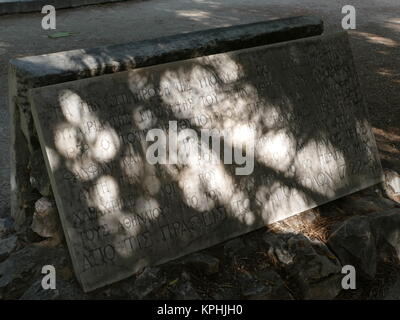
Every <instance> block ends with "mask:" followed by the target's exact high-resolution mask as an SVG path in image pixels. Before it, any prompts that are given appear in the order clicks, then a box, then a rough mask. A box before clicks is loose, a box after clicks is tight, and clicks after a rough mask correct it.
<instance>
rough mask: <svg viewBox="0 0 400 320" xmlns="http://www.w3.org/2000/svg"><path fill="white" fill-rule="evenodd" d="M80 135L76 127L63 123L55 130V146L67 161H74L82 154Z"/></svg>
mask: <svg viewBox="0 0 400 320" xmlns="http://www.w3.org/2000/svg"><path fill="white" fill-rule="evenodd" d="M79 142H80V141H79V140H78V133H77V130H76V128H75V127H73V126H71V125H69V124H66V123H61V124H58V125H57V126H56V128H55V130H54V144H55V146H56V148H57V151H58V152H59V153H60V154H61V155H62V156H63V157H64V158H67V159H74V158H76V157H77V156H78V155H79V154H80V152H81V151H80V149H79V148H77V146H79Z"/></svg>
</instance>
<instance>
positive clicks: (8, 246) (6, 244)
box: [0, 235, 18, 262]
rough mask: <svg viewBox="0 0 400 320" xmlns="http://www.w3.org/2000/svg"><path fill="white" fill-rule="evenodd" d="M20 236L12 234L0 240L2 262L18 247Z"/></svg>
mask: <svg viewBox="0 0 400 320" xmlns="http://www.w3.org/2000/svg"><path fill="white" fill-rule="evenodd" d="M17 244H18V237H17V236H16V235H12V236H10V237H8V238H5V239H2V240H0V262H1V261H3V260H5V259H6V258H7V257H8V256H9V255H10V254H11V253H12V252H13V251H14V250H15V248H16V247H17Z"/></svg>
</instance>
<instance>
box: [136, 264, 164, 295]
mask: <svg viewBox="0 0 400 320" xmlns="http://www.w3.org/2000/svg"><path fill="white" fill-rule="evenodd" d="M166 282H167V279H166V277H165V275H164V274H163V273H162V271H161V269H160V268H157V267H152V268H145V269H144V271H143V272H142V273H141V274H140V275H139V276H138V277H137V279H136V281H135V283H134V286H133V290H132V293H133V294H134V296H136V297H138V298H139V299H144V298H147V297H148V296H149V295H150V294H152V293H154V292H155V291H156V290H158V289H160V288H161V287H162V286H163V285H164V284H166Z"/></svg>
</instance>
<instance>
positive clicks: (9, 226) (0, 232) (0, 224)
mask: <svg viewBox="0 0 400 320" xmlns="http://www.w3.org/2000/svg"><path fill="white" fill-rule="evenodd" d="M13 231H14V223H13V221H12V220H11V218H8V217H5V218H0V238H2V237H4V236H7V235H9V234H10V233H11V232H13Z"/></svg>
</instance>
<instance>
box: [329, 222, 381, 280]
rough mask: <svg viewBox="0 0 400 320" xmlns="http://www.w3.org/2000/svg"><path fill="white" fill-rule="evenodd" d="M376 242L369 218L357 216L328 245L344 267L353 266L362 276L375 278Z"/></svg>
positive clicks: (332, 236) (336, 232) (343, 224)
mask: <svg viewBox="0 0 400 320" xmlns="http://www.w3.org/2000/svg"><path fill="white" fill-rule="evenodd" d="M375 241H376V239H375V236H374V234H373V232H372V230H371V228H370V223H369V219H368V216H355V217H351V218H349V219H347V220H346V221H344V222H343V223H342V224H341V225H340V227H339V228H338V229H337V230H335V231H334V232H333V233H332V234H331V235H330V237H329V238H328V240H327V244H328V246H329V247H330V248H331V250H332V251H333V252H334V253H335V254H336V256H337V257H338V258H339V260H340V262H341V263H342V265H347V264H349V265H352V266H354V267H355V268H356V270H357V271H358V272H360V273H361V274H362V275H364V276H367V277H369V278H373V277H374V276H375V273H376V266H377V251H376V246H375Z"/></svg>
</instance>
